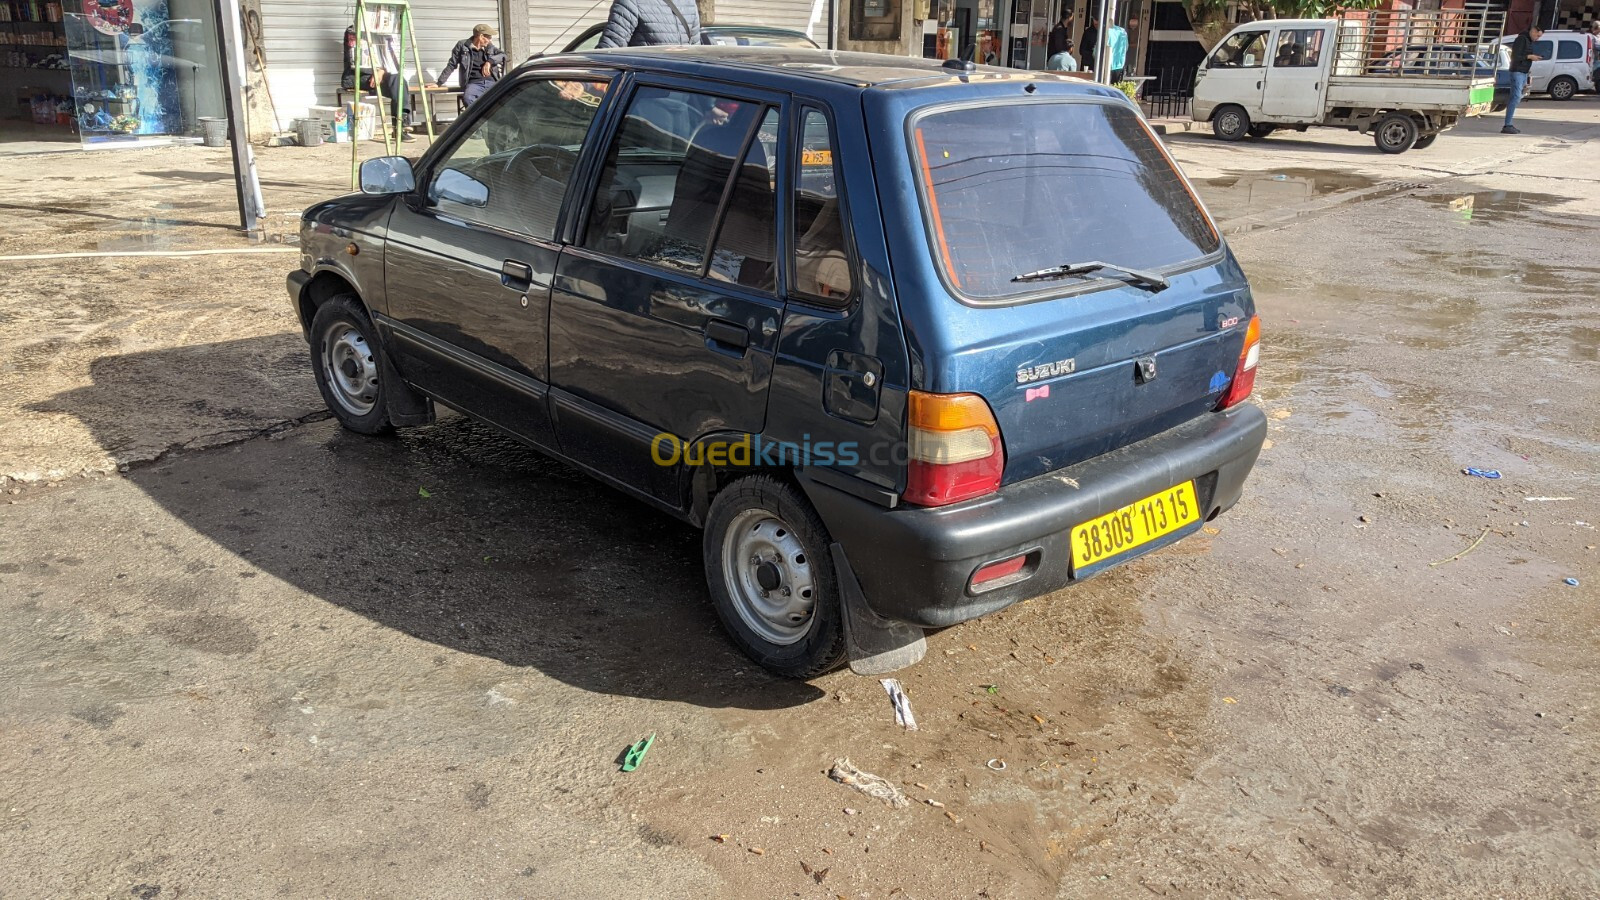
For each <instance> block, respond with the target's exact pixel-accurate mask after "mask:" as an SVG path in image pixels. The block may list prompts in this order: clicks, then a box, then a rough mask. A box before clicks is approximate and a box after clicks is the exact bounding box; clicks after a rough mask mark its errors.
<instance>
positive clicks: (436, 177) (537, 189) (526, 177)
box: [428, 79, 609, 240]
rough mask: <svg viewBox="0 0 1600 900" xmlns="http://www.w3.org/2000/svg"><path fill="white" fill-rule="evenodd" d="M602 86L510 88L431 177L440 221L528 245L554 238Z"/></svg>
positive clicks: (571, 83)
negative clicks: (488, 229) (493, 231)
mask: <svg viewBox="0 0 1600 900" xmlns="http://www.w3.org/2000/svg"><path fill="white" fill-rule="evenodd" d="M608 86H609V83H608V82H605V81H575V80H566V79H535V80H530V81H525V82H523V83H521V84H518V85H516V86H515V87H513V88H512V89H511V90H510V92H508V93H507V94H506V95H505V96H504V97H503V98H502V99H501V101H500V102H499V103H498V104H496V106H495V108H494V109H491V110H489V112H488V114H487V115H485V116H484V117H483V118H481V119H479V120H478V121H477V122H476V123H475V124H474V125H473V127H472V131H471V132H470V133H468V134H467V136H466V138H465V139H463V140H462V141H461V142H460V143H459V144H457V145H456V146H455V147H454V149H452V150H451V151H450V154H449V155H448V156H447V157H446V158H445V159H444V161H443V162H442V163H441V164H440V165H439V166H438V167H437V168H436V169H435V170H434V173H433V180H432V181H431V182H430V184H429V185H428V201H429V203H431V204H432V205H433V206H434V207H435V208H436V209H437V210H438V211H439V212H440V213H442V214H444V215H448V216H452V217H455V218H458V219H462V220H464V221H467V222H472V223H474V224H478V225H489V226H493V227H495V228H501V229H504V230H506V231H512V232H516V233H518V234H525V235H528V236H530V237H535V238H541V239H543V240H550V239H552V238H554V237H555V232H556V219H557V218H558V217H559V216H560V214H561V204H562V201H563V200H564V199H565V197H566V193H567V184H568V182H569V181H571V180H572V172H573V170H574V169H575V168H576V167H577V163H578V157H579V155H580V154H581V153H582V152H583V142H584V139H585V137H586V136H587V135H588V133H589V126H590V124H591V123H593V121H594V116H595V112H596V110H598V109H599V108H600V102H601V101H602V100H603V99H605V94H606V89H607V87H608Z"/></svg>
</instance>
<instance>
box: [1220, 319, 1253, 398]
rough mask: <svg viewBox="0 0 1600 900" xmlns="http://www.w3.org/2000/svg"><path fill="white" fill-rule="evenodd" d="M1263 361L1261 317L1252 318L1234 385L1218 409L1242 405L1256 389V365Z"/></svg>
mask: <svg viewBox="0 0 1600 900" xmlns="http://www.w3.org/2000/svg"><path fill="white" fill-rule="evenodd" d="M1260 359H1261V317H1260V316H1251V317H1250V326H1249V327H1248V328H1246V329H1245V332H1244V348H1243V349H1241V350H1240V351H1239V365H1238V368H1236V369H1234V372H1233V383H1231V384H1229V385H1228V392H1227V393H1226V394H1224V395H1223V397H1222V402H1221V403H1218V404H1217V409H1219V410H1220V409H1227V408H1228V407H1230V406H1235V405H1237V404H1239V403H1242V402H1243V401H1244V399H1245V398H1246V397H1248V396H1250V392H1251V391H1253V390H1255V387H1256V363H1257V362H1259V361H1260Z"/></svg>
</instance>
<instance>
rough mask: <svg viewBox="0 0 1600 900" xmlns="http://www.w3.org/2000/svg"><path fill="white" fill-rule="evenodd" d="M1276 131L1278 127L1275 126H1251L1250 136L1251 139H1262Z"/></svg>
mask: <svg viewBox="0 0 1600 900" xmlns="http://www.w3.org/2000/svg"><path fill="white" fill-rule="evenodd" d="M1277 130H1278V126H1276V125H1251V126H1250V136H1251V137H1253V138H1264V137H1266V136H1268V135H1270V134H1272V133H1273V132H1274V131H1277Z"/></svg>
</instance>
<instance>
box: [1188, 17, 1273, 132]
mask: <svg viewBox="0 0 1600 900" xmlns="http://www.w3.org/2000/svg"><path fill="white" fill-rule="evenodd" d="M1270 35H1271V31H1270V30H1269V29H1268V28H1266V27H1265V26H1263V27H1261V28H1250V29H1245V30H1242V31H1235V32H1234V33H1233V34H1231V35H1229V36H1228V37H1227V39H1226V40H1224V41H1223V42H1222V43H1220V44H1218V45H1217V49H1215V50H1213V51H1212V52H1211V58H1210V60H1209V61H1207V63H1206V74H1205V77H1204V78H1203V79H1201V81H1200V83H1199V84H1197V85H1195V97H1196V99H1197V100H1204V101H1207V102H1210V103H1213V104H1216V105H1218V106H1220V105H1222V104H1225V103H1236V104H1238V105H1240V106H1242V107H1244V110H1245V112H1247V113H1249V114H1250V117H1251V118H1255V117H1256V116H1259V115H1261V97H1262V92H1263V91H1264V90H1265V87H1266V77H1265V76H1266V71H1267V69H1266V66H1267V39H1268V37H1269V36H1270Z"/></svg>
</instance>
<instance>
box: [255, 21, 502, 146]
mask: <svg viewBox="0 0 1600 900" xmlns="http://www.w3.org/2000/svg"><path fill="white" fill-rule="evenodd" d="M411 21H412V25H413V27H414V28H415V29H416V33H417V43H418V44H419V45H420V48H421V53H422V68H423V70H424V72H426V73H428V75H429V78H430V79H431V76H432V75H433V74H436V73H438V72H439V71H440V70H441V69H443V68H444V66H445V63H447V62H449V61H450V49H451V48H452V47H454V46H455V43H456V41H459V40H461V39H462V38H465V37H470V36H471V35H472V26H474V25H476V24H478V23H479V22H487V23H489V24H490V25H494V26H495V27H496V28H499V27H500V5H499V3H498V0H412V2H411ZM354 23H355V4H354V3H349V4H330V3H326V2H322V0H261V33H262V45H263V48H264V49H265V51H266V56H267V85H268V87H269V88H270V90H271V91H272V102H273V105H274V106H275V107H276V109H277V112H278V127H279V128H280V129H285V128H288V127H289V125H290V124H291V123H292V122H293V121H294V120H295V119H297V118H299V117H301V116H304V115H305V114H306V109H307V108H308V107H311V106H331V105H333V101H334V92H335V91H337V90H338V89H339V76H340V74H341V73H342V72H343V70H344V49H343V48H344V30H345V28H346V27H348V26H350V25H352V24H354ZM416 71H417V69H416V62H415V61H414V60H409V59H408V60H407V61H406V77H407V78H408V80H409V81H410V83H412V84H415V83H416V77H415V76H416ZM452 78H453V76H452Z"/></svg>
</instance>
